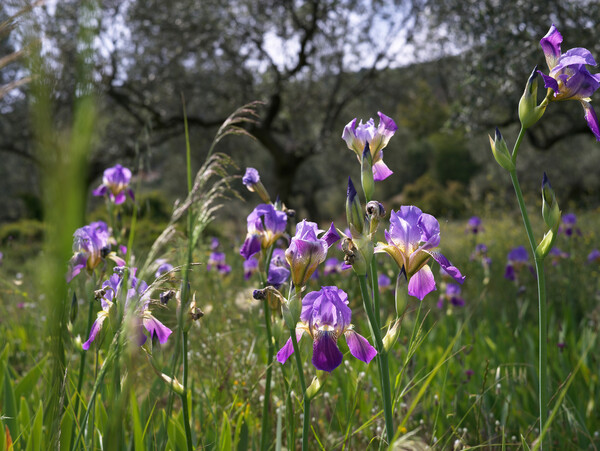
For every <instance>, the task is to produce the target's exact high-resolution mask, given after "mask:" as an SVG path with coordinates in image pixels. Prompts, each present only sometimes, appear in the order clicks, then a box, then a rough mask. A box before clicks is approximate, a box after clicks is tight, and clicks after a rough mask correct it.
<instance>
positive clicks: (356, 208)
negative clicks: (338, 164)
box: [346, 177, 365, 237]
mask: <svg viewBox="0 0 600 451" xmlns="http://www.w3.org/2000/svg"><path fill="white" fill-rule="evenodd" d="M362 211H363V210H362V207H361V206H360V200H359V198H358V193H357V192H356V188H354V184H353V183H352V179H351V178H350V177H348V192H347V197H346V220H347V221H348V227H349V228H350V231H351V232H352V236H353V237H355V235H357V234H361V233H362V232H363V228H364V222H365V220H364V215H363V212H362Z"/></svg>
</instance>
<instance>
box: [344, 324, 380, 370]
mask: <svg viewBox="0 0 600 451" xmlns="http://www.w3.org/2000/svg"><path fill="white" fill-rule="evenodd" d="M344 335H345V336H346V343H348V348H349V349H350V354H352V355H353V356H354V357H356V358H357V359H358V360H362V361H363V362H365V363H369V362H370V361H371V360H373V358H374V357H375V356H376V355H377V351H376V350H375V348H374V347H373V346H371V344H370V343H369V341H368V340H367V339H366V338H365V337H363V336H362V335H360V334H359V333H357V332H354V331H353V330H349V331H347V332H346V333H345V334H344Z"/></svg>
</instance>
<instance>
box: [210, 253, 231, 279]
mask: <svg viewBox="0 0 600 451" xmlns="http://www.w3.org/2000/svg"><path fill="white" fill-rule="evenodd" d="M213 267H214V268H215V269H216V270H217V272H218V273H219V274H223V275H226V274H229V273H230V272H231V266H229V265H228V264H226V263H225V253H223V252H211V253H210V256H209V257H208V262H206V269H207V270H208V271H212V269H213Z"/></svg>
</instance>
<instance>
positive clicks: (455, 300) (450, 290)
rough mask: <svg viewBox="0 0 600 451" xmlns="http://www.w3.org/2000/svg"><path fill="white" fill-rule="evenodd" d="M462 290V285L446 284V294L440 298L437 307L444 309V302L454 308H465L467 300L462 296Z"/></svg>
mask: <svg viewBox="0 0 600 451" xmlns="http://www.w3.org/2000/svg"><path fill="white" fill-rule="evenodd" d="M460 293H461V288H460V285H457V284H455V283H448V284H446V292H445V293H444V294H442V295H441V296H440V299H439V300H438V303H437V307H438V308H440V309H441V308H443V307H444V302H449V303H450V304H452V305H453V306H454V307H464V305H465V300H464V299H463V298H462V297H461V296H460Z"/></svg>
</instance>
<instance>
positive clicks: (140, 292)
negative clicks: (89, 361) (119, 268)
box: [82, 268, 172, 351]
mask: <svg viewBox="0 0 600 451" xmlns="http://www.w3.org/2000/svg"><path fill="white" fill-rule="evenodd" d="M132 273H133V274H135V268H133V271H132ZM122 281H123V279H122V277H121V276H119V275H118V274H113V275H112V276H111V277H110V278H109V279H108V280H105V281H104V282H103V283H102V289H103V291H104V295H103V296H102V298H101V299H100V303H101V305H102V310H100V311H99V312H98V314H97V316H96V321H94V324H92V328H91V330H90V335H89V338H88V340H87V341H86V342H85V343H83V345H82V348H83V349H85V350H86V351H87V350H88V349H89V348H90V345H91V344H92V342H93V341H94V340H95V339H96V337H97V335H98V333H99V332H100V330H101V329H102V325H103V323H104V321H105V320H106V318H108V317H109V313H110V309H111V308H112V306H113V305H114V304H115V302H116V300H117V297H118V293H119V289H120V287H121V284H122ZM129 282H130V288H129V289H128V290H127V298H126V301H125V309H126V310H127V308H128V306H129V304H130V302H132V301H133V302H137V304H136V311H135V314H136V316H137V318H138V319H139V321H140V335H139V337H138V344H139V345H140V346H141V345H143V344H144V343H145V342H146V336H145V335H144V334H143V333H142V332H141V327H142V326H143V327H144V328H145V329H146V330H147V331H148V332H149V333H150V337H151V338H155V337H156V338H158V341H159V342H160V343H161V344H164V343H166V342H167V339H168V338H169V335H171V333H172V331H171V329H169V328H168V327H167V326H165V325H164V324H163V323H161V322H160V321H159V320H157V319H156V318H155V317H154V316H153V315H152V312H151V311H150V308H149V305H150V296H149V294H150V293H149V292H148V284H147V283H146V282H144V281H143V280H138V279H137V278H136V277H135V275H132V276H131V277H130V280H129Z"/></svg>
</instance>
